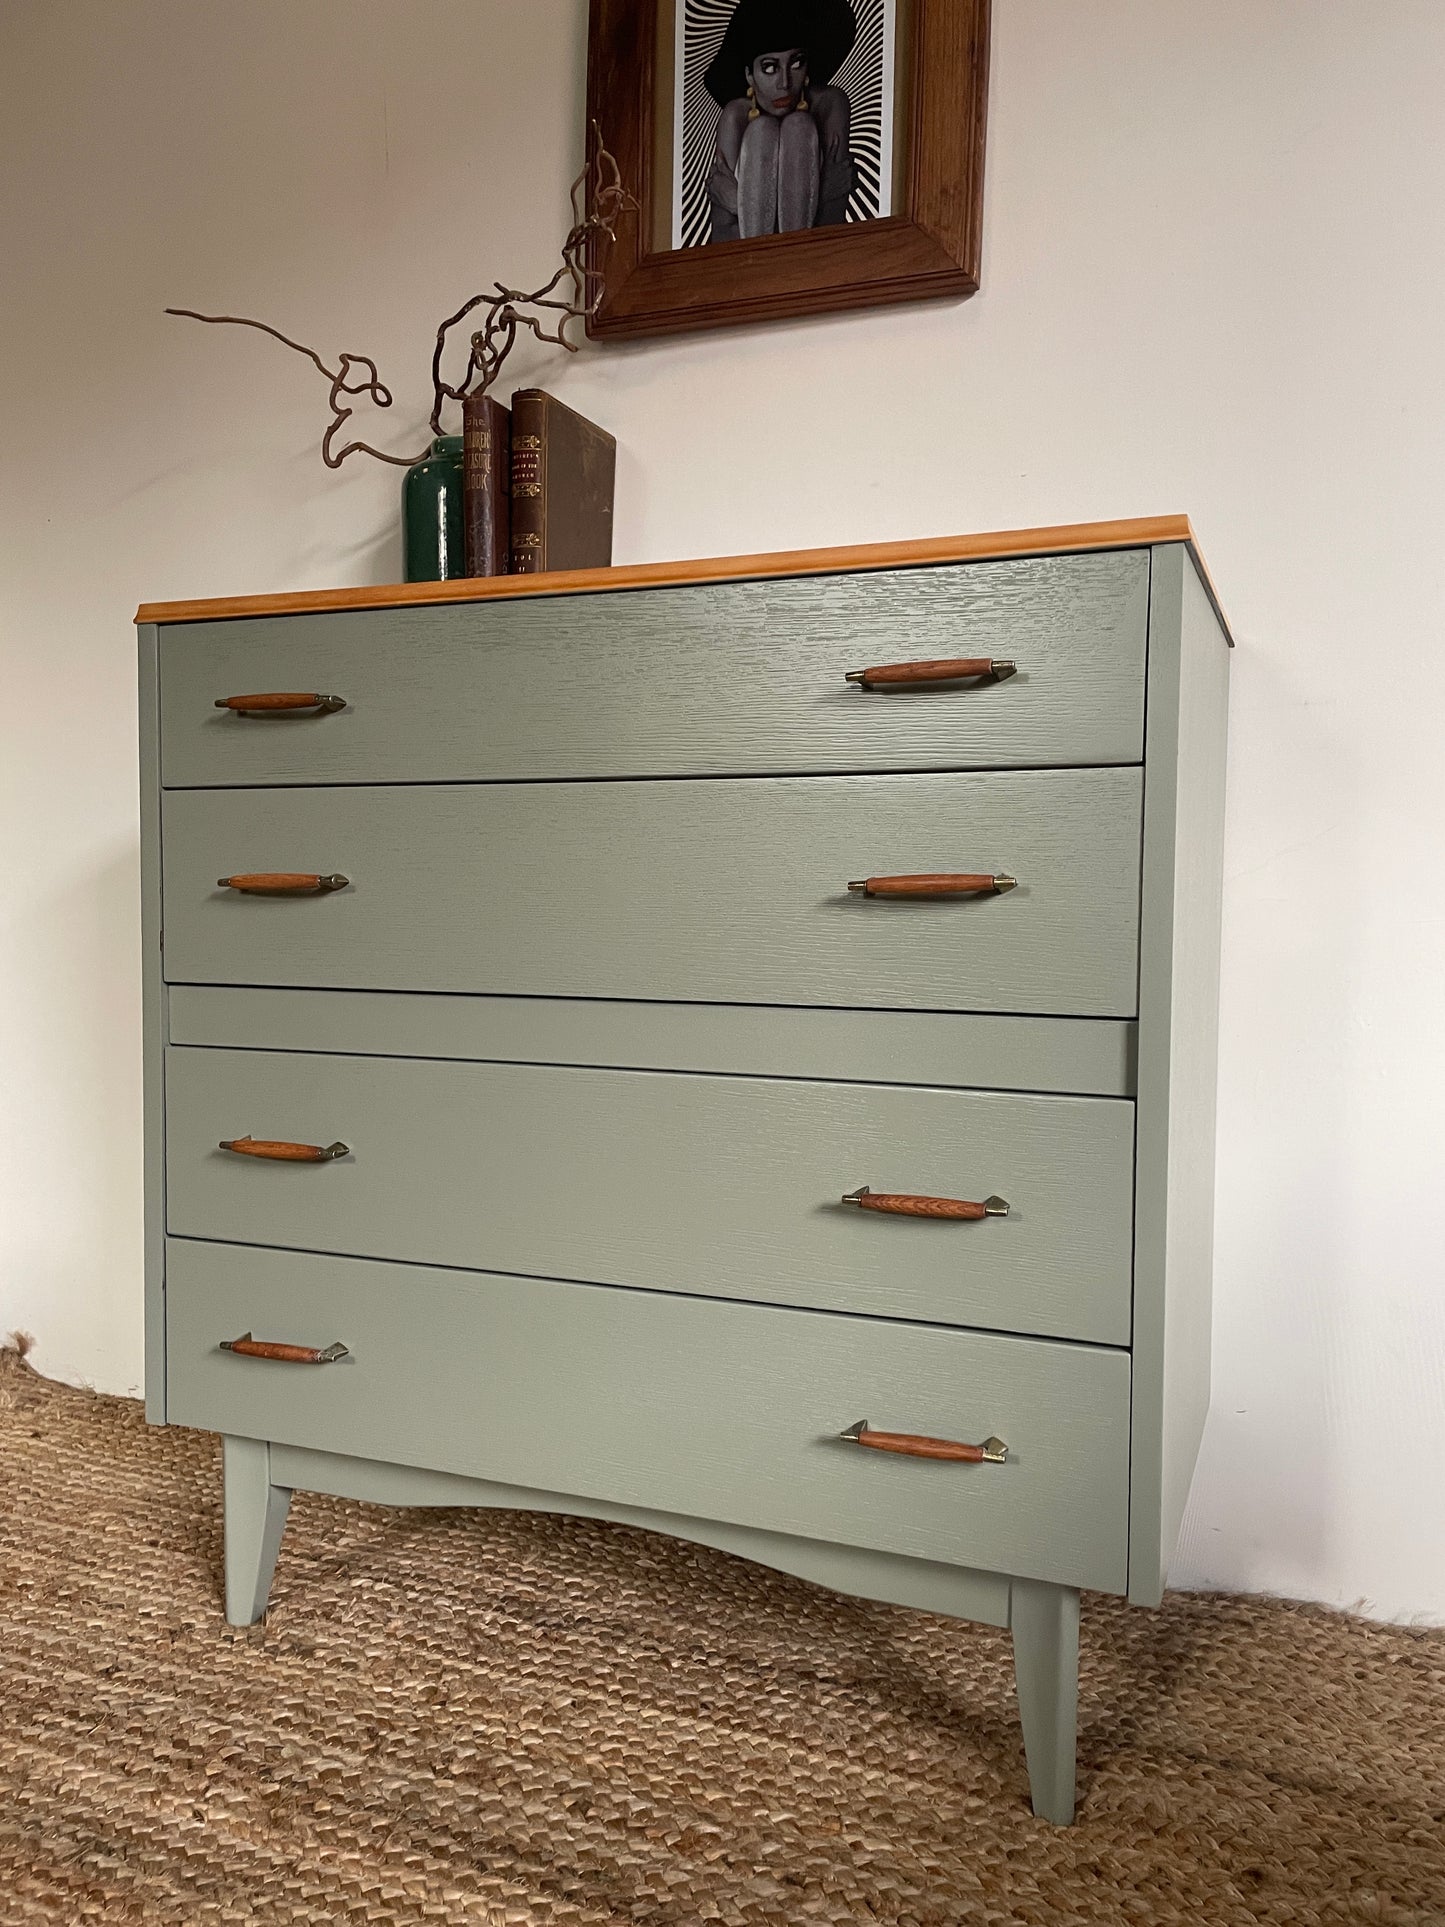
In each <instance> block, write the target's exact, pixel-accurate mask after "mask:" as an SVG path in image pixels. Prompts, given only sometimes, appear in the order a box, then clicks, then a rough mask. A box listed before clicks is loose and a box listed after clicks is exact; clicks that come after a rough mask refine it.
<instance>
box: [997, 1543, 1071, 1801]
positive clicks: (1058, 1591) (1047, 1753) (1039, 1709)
mask: <svg viewBox="0 0 1445 1927" xmlns="http://www.w3.org/2000/svg"><path fill="white" fill-rule="evenodd" d="M1009 1626H1010V1628H1011V1630H1012V1632H1013V1640H1014V1680H1015V1682H1016V1684H1017V1686H1018V1696H1019V1718H1020V1719H1021V1720H1022V1722H1023V1729H1024V1754H1025V1757H1026V1758H1027V1760H1028V1763H1029V1786H1030V1789H1031V1790H1032V1793H1033V1800H1034V1812H1035V1813H1036V1814H1037V1815H1038V1816H1039V1818H1040V1819H1041V1820H1052V1821H1053V1822H1054V1824H1055V1825H1056V1826H1060V1827H1066V1826H1068V1825H1069V1824H1070V1822H1071V1821H1072V1820H1073V1817H1074V1745H1075V1739H1076V1736H1077V1729H1078V1718H1079V1595H1078V1592H1077V1590H1076V1589H1075V1588H1074V1587H1072V1586H1049V1585H1045V1584H1044V1583H1043V1581H1042V1580H1037V1579H1015V1580H1014V1581H1013V1582H1012V1584H1011V1585H1010V1588H1009Z"/></svg>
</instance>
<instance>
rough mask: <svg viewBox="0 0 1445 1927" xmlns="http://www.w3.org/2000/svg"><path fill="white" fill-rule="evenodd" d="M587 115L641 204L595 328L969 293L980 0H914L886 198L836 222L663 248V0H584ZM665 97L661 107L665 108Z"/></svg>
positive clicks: (976, 253) (979, 97)
mask: <svg viewBox="0 0 1445 1927" xmlns="http://www.w3.org/2000/svg"><path fill="white" fill-rule="evenodd" d="M590 9H591V12H590V21H591V27H590V40H589V47H588V63H587V113H588V124H589V127H595V128H596V129H597V130H598V131H599V132H600V135H601V139H602V142H603V144H604V145H605V146H606V147H607V149H608V150H609V151H610V152H611V153H612V154H613V155H614V156H615V157H616V160H617V163H618V167H619V169H620V172H621V177H622V182H623V185H624V186H625V187H626V188H627V190H628V191H629V193H630V194H632V195H633V196H634V197H635V199H636V202H637V205H636V207H635V208H633V209H629V210H628V211H627V212H625V213H624V215H623V217H622V220H621V221H620V223H619V225H618V229H617V237H616V240H615V241H614V243H613V244H612V246H611V247H610V248H609V249H608V250H607V252H606V254H605V256H600V255H599V256H595V257H594V260H595V262H596V265H598V266H603V265H605V272H606V290H605V294H604V296H603V299H602V301H601V303H600V305H599V306H598V308H597V311H596V312H595V314H593V315H592V316H591V318H590V319H589V321H588V324H587V332H588V334H589V335H590V336H592V337H593V338H594V339H600V340H610V339H617V338H623V337H629V336H640V335H660V334H681V333H685V332H688V331H690V330H693V329H701V328H721V327H733V326H737V325H739V324H741V323H744V322H750V321H776V320H782V319H787V318H791V317H793V316H796V315H810V314H829V313H836V312H839V311H842V310H846V309H853V308H869V307H874V306H878V305H882V304H884V303H889V302H896V301H924V300H930V299H939V298H946V297H953V298H954V299H960V300H961V299H964V298H966V297H967V296H968V295H971V294H974V293H976V292H977V290H978V281H979V258H980V254H981V241H982V229H983V161H984V124H985V116H986V108H987V98H988V54H989V0H912V4H911V6H909V7H908V8H907V15H908V21H907V40H906V43H905V46H904V49H903V51H904V56H905V59H906V62H907V66H906V69H905V74H904V77H903V85H902V86H901V88H900V96H901V104H902V106H903V108H904V111H905V112H906V115H907V123H906V127H905V129H904V138H903V142H902V144H901V153H900V160H901V165H900V168H899V176H900V178H899V179H898V180H897V183H896V187H895V195H894V205H895V207H898V208H900V209H901V211H900V212H897V213H894V214H890V215H886V216H883V217H881V218H879V219H876V220H868V221H856V222H851V223H849V224H848V225H846V226H841V227H820V228H808V229H803V230H800V231H799V232H796V233H791V234H770V235H766V236H763V237H761V238H757V239H749V240H738V241H723V242H716V243H713V244H711V245H708V246H705V247H691V248H659V247H656V246H654V245H653V244H652V241H653V237H655V236H656V234H657V231H658V214H659V207H660V199H659V194H660V190H659V182H658V175H659V172H660V156H661V155H663V154H664V153H665V151H666V148H665V145H664V143H665V141H666V136H667V130H668V129H669V128H670V123H671V100H670V99H669V100H668V101H667V102H666V103H663V102H659V100H658V98H657V95H658V90H659V75H660V68H661V60H660V53H659V41H660V22H661V21H662V20H663V19H664V18H665V17H666V16H670V14H671V10H672V0H590ZM664 109H665V113H666V118H665V119H664V112H663V110H664Z"/></svg>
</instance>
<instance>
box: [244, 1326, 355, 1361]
mask: <svg viewBox="0 0 1445 1927" xmlns="http://www.w3.org/2000/svg"><path fill="white" fill-rule="evenodd" d="M221 1350H222V1351H223V1352H239V1353H240V1354H241V1356H242V1357H243V1358H279V1359H280V1360H281V1362H282V1364H283V1365H334V1364H335V1363H336V1361H337V1359H338V1358H349V1357H350V1356H351V1354H350V1352H349V1351H348V1350H347V1348H346V1346H345V1345H343V1344H342V1343H341V1341H340V1340H339V1339H338V1340H337V1342H336V1343H335V1344H334V1345H277V1344H275V1343H273V1342H272V1341H271V1340H270V1339H268V1338H253V1337H252V1336H251V1334H250V1332H243V1333H242V1335H241V1337H239V1338H223V1339H222V1340H221Z"/></svg>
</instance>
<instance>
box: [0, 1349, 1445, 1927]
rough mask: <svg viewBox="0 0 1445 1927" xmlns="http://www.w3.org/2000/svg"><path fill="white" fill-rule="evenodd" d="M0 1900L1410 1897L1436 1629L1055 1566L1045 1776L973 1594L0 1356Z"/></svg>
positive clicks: (455, 1917)
mask: <svg viewBox="0 0 1445 1927" xmlns="http://www.w3.org/2000/svg"><path fill="white" fill-rule="evenodd" d="M0 1473H3V1513H0V1639H3V1647H0V1654H3V1661H0V1683H3V1696H0V1920H3V1922H4V1923H5V1927H10V1924H11V1923H19V1922H31V1921H64V1922H72V1921H135V1922H145V1923H152V1922H157V1923H169V1922H184V1923H187V1927H189V1924H190V1923H195V1922H212V1921H216V1922H220V1921H239V1922H250V1921H256V1922H263V1923H272V1922H276V1923H283V1922H302V1921H304V1922H323V1921H324V1922H335V1921H368V1922H372V1921H398V1922H410V1921H418V1922H420V1921H442V1922H452V1921H456V1922H467V1923H473V1922H483V1923H489V1924H492V1927H496V1924H499V1923H503V1922H506V1923H516V1924H517V1927H531V1924H532V1923H546V1927H552V1923H562V1922H576V1923H595V1922H616V1921H626V1922H644V1923H658V1924H659V1927H660V1924H661V1923H682V1922H704V1921H719V1922H727V1923H739V1924H741V1923H749V1924H750V1927H751V1924H752V1923H774V1922H786V1923H793V1922H801V1923H812V1922H825V1923H826V1922H839V1921H842V1922H854V1921H859V1922H869V1923H886V1927H958V1924H959V1923H971V1922H975V1921H977V1922H988V1923H1014V1922H1019V1923H1028V1927H1070V1924H1071V1923H1076V1922H1109V1923H1116V1922H1122V1923H1130V1924H1131V1927H1142V1924H1144V1923H1155V1922H1160V1923H1176V1922H1177V1923H1185V1922H1187V1923H1190V1927H1194V1923H1198V1922H1205V1923H1215V1922H1218V1923H1234V1922H1257V1921H1269V1922H1273V1921H1279V1922H1290V1923H1315V1922H1327V1923H1337V1922H1356V1921H1361V1922H1370V1923H1372V1924H1373V1927H1424V1924H1425V1923H1431V1927H1436V1924H1437V1923H1440V1922H1445V1636H1442V1635H1441V1634H1438V1633H1419V1632H1409V1631H1404V1630H1400V1629H1396V1628H1384V1627H1380V1626H1373V1625H1369V1624H1366V1623H1364V1622H1361V1621H1355V1620H1351V1619H1347V1618H1344V1617H1339V1616H1335V1615H1332V1614H1329V1613H1325V1612H1321V1611H1316V1610H1311V1609H1307V1608H1303V1607H1299V1606H1291V1605H1285V1604H1279V1603H1275V1602H1262V1601H1258V1600H1245V1599H1234V1598H1221V1597H1203V1596H1181V1597H1175V1598H1171V1599H1170V1600H1169V1601H1168V1603H1167V1604H1166V1606H1165V1608H1164V1609H1163V1611H1161V1612H1159V1613H1153V1614H1151V1613H1142V1612H1127V1611H1124V1610H1121V1609H1120V1608H1119V1607H1118V1606H1116V1605H1115V1604H1113V1603H1111V1602H1109V1601H1107V1600H1103V1599H1098V1598H1090V1599H1088V1600H1087V1601H1086V1611H1085V1618H1084V1632H1083V1700H1082V1708H1081V1715H1080V1728H1081V1731H1080V1749H1079V1752H1080V1792H1081V1802H1080V1813H1079V1821H1078V1824H1077V1826H1076V1827H1075V1828H1074V1829H1073V1830H1072V1831H1068V1832H1061V1831H1057V1830H1055V1829H1054V1828H1052V1827H1049V1826H1046V1825H1044V1824H1043V1823H1041V1822H1039V1821H1036V1820H1035V1819H1034V1818H1033V1817H1032V1815H1031V1814H1030V1813H1029V1810H1028V1804H1027V1794H1026V1780H1025V1776H1024V1770H1023V1761H1022V1754H1021V1748H1020V1742H1019V1734H1018V1727H1017V1723H1016V1719H1015V1711H1014V1702H1013V1691H1012V1682H1011V1674H1010V1665H1009V1653H1008V1641H1007V1638H1006V1636H1005V1635H1003V1634H1001V1633H995V1632H991V1631H988V1630H986V1629H981V1628H975V1627H969V1626H962V1625H956V1624H950V1623H948V1622H946V1621H943V1620H938V1619H933V1618H930V1617H928V1616H927V1615H924V1614H921V1613H912V1612H905V1611H902V1610H900V1609H896V1608H893V1607H885V1606H875V1605H868V1604H864V1603H861V1602H859V1601H856V1600H848V1599H842V1598H838V1597H835V1596H833V1595H831V1594H828V1593H824V1592H821V1591H818V1590H815V1589H813V1588H811V1587H809V1586H806V1585H803V1584H801V1583H799V1582H797V1581H794V1580H790V1579H786V1578H783V1577H780V1576H778V1575H776V1574H773V1573H770V1572H765V1571H762V1570H760V1569H758V1568H755V1567H751V1566H748V1565H745V1564H743V1563H742V1562H740V1561H737V1560H733V1559H730V1558H727V1557H725V1556H724V1555H722V1554H720V1553H713V1552H709V1551H705V1550H700V1549H697V1548H694V1547H690V1546H686V1545H681V1544H676V1543H673V1542H670V1541H664V1540H662V1539H658V1538H653V1537H650V1536H648V1535H647V1534H644V1533H640V1532H635V1531H630V1530H627V1529H624V1528H620V1527H613V1526H606V1525H600V1524H596V1523H592V1522H588V1521H585V1520H567V1519H559V1518H552V1517H543V1516H539V1515H532V1514H507V1513H494V1514H485V1513H472V1512H460V1511H448V1512H430V1511H420V1510H418V1511H394V1510H385V1509H381V1508H373V1507H368V1506H360V1505H351V1504H344V1503H342V1502H339V1501H337V1500H332V1499H321V1498H315V1497H304V1496H298V1498H297V1500H296V1503H295V1505H294V1507H293V1510H292V1518H291V1524H290V1527H289V1528H288V1532H287V1537H286V1541H285V1544H284V1546H283V1548H282V1554H281V1563H280V1568H279V1571H278V1574H277V1579H276V1585H275V1590H274V1593H273V1599H272V1608H271V1612H270V1615H269V1618H268V1620H267V1622H266V1624H265V1626H264V1627H257V1628H254V1629H252V1630H250V1631H246V1632H241V1631H232V1630H230V1629H228V1628H227V1627H226V1626H225V1624H224V1623H223V1620H222V1616H221V1606H220V1561H221V1533H220V1510H219V1454H218V1449H217V1446H216V1444H215V1441H214V1440H212V1439H210V1438H209V1437H206V1436H204V1435H201V1434H198V1433H193V1432H179V1431H174V1430H172V1431H153V1430H148V1429H147V1427H146V1425H145V1423H144V1421H143V1419H142V1416H141V1412H140V1408H139V1407H138V1406H137V1405H135V1404H133V1403H131V1402H130V1401H128V1400H123V1399H114V1398H101V1397H97V1396H95V1395H93V1394H90V1393H86V1392H79V1391H73V1390H70V1389H67V1388H65V1387H62V1386H58V1385H54V1384H51V1383H49V1382H48V1381H46V1380H44V1379H41V1378H39V1377H37V1376H36V1375H35V1373H33V1372H32V1371H31V1370H30V1369H29V1367H28V1366H26V1365H25V1364H24V1363H23V1362H22V1361H21V1359H20V1358H19V1357H18V1356H17V1355H16V1353H15V1352H14V1351H10V1352H8V1353H5V1354H0Z"/></svg>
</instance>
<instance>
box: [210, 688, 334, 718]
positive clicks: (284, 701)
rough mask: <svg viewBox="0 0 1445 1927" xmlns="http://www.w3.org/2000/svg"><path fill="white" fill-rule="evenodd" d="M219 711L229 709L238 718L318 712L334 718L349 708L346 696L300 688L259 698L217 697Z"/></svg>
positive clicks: (268, 691)
mask: <svg viewBox="0 0 1445 1927" xmlns="http://www.w3.org/2000/svg"><path fill="white" fill-rule="evenodd" d="M216 707H217V709H229V710H230V711H231V712H232V713H233V714H234V715H237V716H281V715H296V714H298V713H299V712H301V711H305V710H308V709H310V710H314V711H315V712H316V714H317V715H318V716H334V715H335V714H336V712H337V710H338V709H345V707H346V698H345V697H344V696H318V695H316V694H315V693H314V692H311V693H309V694H308V693H307V692H305V691H303V690H299V689H273V690H267V691H265V692H263V693H262V694H261V695H259V696H217V698H216Z"/></svg>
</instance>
